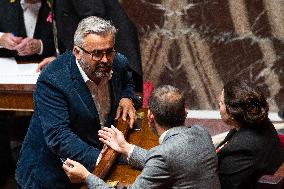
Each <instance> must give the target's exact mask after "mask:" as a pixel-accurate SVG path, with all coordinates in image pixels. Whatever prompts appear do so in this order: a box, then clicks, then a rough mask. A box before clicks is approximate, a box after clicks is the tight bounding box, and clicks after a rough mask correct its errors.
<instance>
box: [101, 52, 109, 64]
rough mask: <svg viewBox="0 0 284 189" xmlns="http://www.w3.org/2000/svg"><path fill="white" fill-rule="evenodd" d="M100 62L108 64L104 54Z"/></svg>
mask: <svg viewBox="0 0 284 189" xmlns="http://www.w3.org/2000/svg"><path fill="white" fill-rule="evenodd" d="M101 62H103V63H108V59H107V56H106V53H104V55H103V57H102V59H101Z"/></svg>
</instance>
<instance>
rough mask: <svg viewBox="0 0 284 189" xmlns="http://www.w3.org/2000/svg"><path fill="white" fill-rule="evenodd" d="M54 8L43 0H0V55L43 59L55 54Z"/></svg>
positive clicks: (34, 59) (27, 59)
mask: <svg viewBox="0 0 284 189" xmlns="http://www.w3.org/2000/svg"><path fill="white" fill-rule="evenodd" d="M50 11H51V9H50V7H49V6H48V5H47V3H46V1H44V0H14V1H8V0H5V1H1V2H0V57H15V58H16V60H25V61H41V60H42V59H43V58H46V57H49V56H52V55H54V54H55V47H54V42H53V41H54V40H53V32H52V23H51V22H48V21H47V17H48V15H49V13H50Z"/></svg>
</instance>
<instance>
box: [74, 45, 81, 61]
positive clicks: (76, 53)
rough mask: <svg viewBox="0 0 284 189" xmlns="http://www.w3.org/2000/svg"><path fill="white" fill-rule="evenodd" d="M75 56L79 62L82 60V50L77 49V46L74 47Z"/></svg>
mask: <svg viewBox="0 0 284 189" xmlns="http://www.w3.org/2000/svg"><path fill="white" fill-rule="evenodd" d="M73 54H74V56H75V57H76V59H77V60H78V61H80V60H81V53H80V50H79V49H78V47H76V46H75V47H73Z"/></svg>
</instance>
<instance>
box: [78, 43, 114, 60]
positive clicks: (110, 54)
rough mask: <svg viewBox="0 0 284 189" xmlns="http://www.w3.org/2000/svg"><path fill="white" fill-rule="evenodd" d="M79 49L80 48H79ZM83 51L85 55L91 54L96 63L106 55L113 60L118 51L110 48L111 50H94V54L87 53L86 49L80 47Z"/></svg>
mask: <svg viewBox="0 0 284 189" xmlns="http://www.w3.org/2000/svg"><path fill="white" fill-rule="evenodd" d="M77 47H79V46H77ZM79 48H80V49H81V50H82V51H84V52H85V53H87V54H89V55H91V56H92V59H93V60H95V61H99V60H101V59H102V58H103V57H104V55H106V58H107V59H110V58H112V57H113V56H114V55H115V53H116V51H115V50H114V48H113V47H112V48H109V49H105V50H93V51H92V52H89V51H87V50H86V49H84V48H83V47H79Z"/></svg>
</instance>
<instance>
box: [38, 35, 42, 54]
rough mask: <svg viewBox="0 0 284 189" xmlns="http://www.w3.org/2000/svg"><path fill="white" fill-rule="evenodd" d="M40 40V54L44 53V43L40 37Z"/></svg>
mask: <svg viewBox="0 0 284 189" xmlns="http://www.w3.org/2000/svg"><path fill="white" fill-rule="evenodd" d="M39 42H40V51H39V53H37V54H38V55H41V54H42V52H43V43H42V41H41V40H40V39H39Z"/></svg>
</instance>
